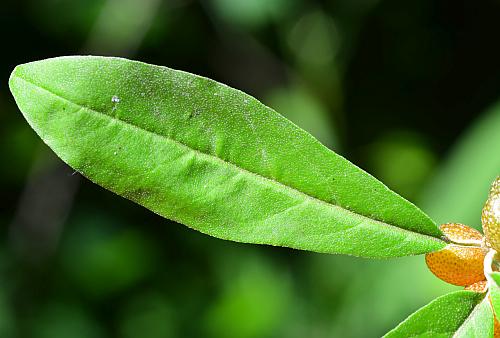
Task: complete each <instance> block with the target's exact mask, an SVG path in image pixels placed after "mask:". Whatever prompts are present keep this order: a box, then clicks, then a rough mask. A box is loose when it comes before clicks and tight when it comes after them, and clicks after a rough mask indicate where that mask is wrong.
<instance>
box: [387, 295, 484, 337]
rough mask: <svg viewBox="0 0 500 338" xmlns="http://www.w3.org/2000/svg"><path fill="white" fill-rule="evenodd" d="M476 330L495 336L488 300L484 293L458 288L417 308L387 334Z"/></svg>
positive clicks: (446, 334) (453, 333)
mask: <svg viewBox="0 0 500 338" xmlns="http://www.w3.org/2000/svg"><path fill="white" fill-rule="evenodd" d="M488 311H489V312H488ZM484 320H486V323H484ZM487 321H490V322H491V325H489V324H488V323H487ZM481 323H483V324H485V325H481ZM476 332H478V334H484V335H480V336H478V337H492V336H493V316H492V313H491V308H490V307H489V303H488V299H487V298H486V297H484V295H482V294H480V293H476V292H472V291H456V292H452V293H449V294H447V295H444V296H441V297H439V298H436V299H435V300H433V301H432V302H430V303H429V304H427V305H426V306H424V307H422V308H421V309H419V310H417V311H416V312H415V313H413V314H412V315H410V316H409V317H408V318H407V319H405V320H404V321H403V322H401V323H400V324H399V325H398V326H397V327H396V328H394V329H393V330H392V331H390V332H388V333H387V334H386V335H385V336H384V337H386V338H397V337H464V334H465V336H467V334H474V333H476Z"/></svg>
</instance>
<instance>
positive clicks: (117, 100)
mask: <svg viewBox="0 0 500 338" xmlns="http://www.w3.org/2000/svg"><path fill="white" fill-rule="evenodd" d="M111 102H114V103H118V102H120V98H119V97H118V96H116V95H113V97H112V98H111Z"/></svg>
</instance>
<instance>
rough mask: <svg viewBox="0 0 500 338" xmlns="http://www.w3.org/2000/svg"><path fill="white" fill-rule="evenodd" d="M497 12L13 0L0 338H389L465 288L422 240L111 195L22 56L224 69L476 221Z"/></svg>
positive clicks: (487, 4) (342, 3) (492, 101)
mask: <svg viewBox="0 0 500 338" xmlns="http://www.w3.org/2000/svg"><path fill="white" fill-rule="evenodd" d="M498 22H500V1H498V0H497V1H492V0H490V1H489V0H485V1H472V0H470V1H456V0H448V1H442V0H409V1H398V0H331V1H327V0H325V1H306V0H205V1H194V0H192V1H191V0H75V1H63V0H31V1H21V0H17V1H16V0H3V1H2V6H1V9H0V29H1V30H2V32H3V34H2V42H1V43H2V45H3V46H4V47H2V50H3V52H2V54H1V56H0V58H1V60H2V61H1V69H0V71H1V74H0V76H1V82H0V83H1V87H0V88H1V91H0V119H1V120H0V152H1V158H2V160H1V166H0V187H1V189H0V198H1V200H2V203H1V204H0V224H1V235H0V236H1V237H0V273H1V275H0V337H33V338H66V337H77V338H79V337H96V338H100V337H125V338H128V337H141V338H161V337H209V338H210V337H214V338H219V337H220V338H225V337H227V338H239V337H242V338H253V337H292V338H294V337H297V338H298V337H312V338H320V337H378V336H381V335H382V334H383V333H385V332H386V331H388V330H389V329H391V328H392V327H394V326H395V325H396V324H397V323H399V322H400V321H401V320H402V319H404V318H405V317H406V316H407V315H408V314H410V313H411V312H413V311H414V310H416V309H417V308H419V307H421V306H422V305H424V304H426V303H427V302H429V301H430V300H431V299H433V298H434V297H436V296H438V295H442V294H444V293H446V292H448V291H450V290H454V289H458V288H455V287H452V286H450V285H446V284H445V283H444V282H441V281H440V280H438V279H437V278H435V277H434V276H433V275H432V274H431V273H430V272H428V271H427V268H426V266H425V263H424V259H423V257H421V256H420V257H407V258H401V259H392V260H383V261H372V260H363V259H359V258H353V257H342V256H332V255H320V254H315V253H308V252H301V251H296V250H291V249H286V248H274V247H266V246H255V245H247V244H238V243H232V242H225V241H222V240H218V239H214V238H210V237H207V236H204V235H202V234H200V233H197V232H195V231H193V230H190V229H188V228H186V227H184V226H182V225H179V224H175V223H173V222H170V221H168V220H165V219H162V218H160V217H159V216H157V215H154V214H153V213H151V212H148V211H147V210H145V209H143V208H141V207H139V206H137V205H135V204H133V203H132V202H129V201H127V200H124V199H122V198H119V197H116V196H115V195H113V194H112V193H110V192H108V191H106V190H104V189H102V188H100V187H98V186H96V185H94V184H92V183H90V182H89V181H88V180H86V179H84V178H82V177H81V176H79V175H78V174H77V173H75V172H73V170H71V169H70V168H68V167H67V166H65V165H64V164H63V163H62V162H61V161H60V160H59V159H57V158H56V157H55V155H54V154H53V153H52V152H51V151H50V150H49V149H48V148H47V146H45V145H44V144H43V143H42V142H41V141H40V139H38V138H37V136H36V135H35V133H34V132H33V131H32V130H31V129H30V128H29V126H28V124H27V123H26V122H25V120H24V119H23V117H22V116H21V114H20V113H19V111H18V109H17V108H16V106H15V103H14V100H13V98H12V97H11V95H10V93H9V91H8V86H7V81H8V76H9V74H10V72H11V71H12V69H13V68H14V66H15V65H17V64H19V63H24V62H28V61H33V60H38V59H42V58H47V57H53V56H59V55H70V54H101V55H116V56H125V57H129V58H133V59H137V60H141V61H144V62H148V63H154V64H160V65H165V66H169V67H172V68H176V69H182V70H186V71H189V72H193V73H196V74H200V75H204V76H207V77H210V78H213V79H215V80H218V81H220V82H223V83H226V84H228V85H230V86H233V87H235V88H238V89H241V90H243V91H245V92H247V93H249V94H252V95H253V96H255V97H257V98H258V99H260V100H262V101H263V102H264V103H266V104H268V105H270V106H271V107H273V108H275V109H277V110H278V111H279V112H280V113H282V114H283V115H285V116H287V117H288V118H289V119H291V120H292V121H294V122H295V123H296V124H298V125H299V126H301V127H303V128H304V129H306V130H308V131H309V132H311V133H312V134H313V135H315V136H316V137H317V138H319V139H320V140H321V141H322V142H323V143H325V144H326V145H327V146H329V147H330V148H332V149H334V150H335V151H337V152H339V153H341V154H342V155H344V156H346V157H347V158H348V159H350V160H351V161H353V162H354V163H356V164H358V165H359V166H361V167H362V168H364V169H366V170H367V171H368V172H370V173H372V174H373V175H375V176H376V177H378V178H379V179H381V180H382V181H383V182H385V183H386V184H387V185H388V186H389V187H391V188H392V189H394V190H396V191H397V192H398V193H400V194H401V195H403V196H405V197H407V198H408V199H410V200H411V201H413V202H415V203H416V204H417V205H419V206H420V207H422V208H423V209H424V210H425V211H426V212H428V213H429V214H430V215H431V217H433V218H434V219H435V220H436V221H437V222H440V223H441V222H447V221H458V222H463V223H466V224H469V225H471V226H474V227H480V211H481V207H482V204H483V202H484V200H485V199H486V194H487V190H488V186H489V184H490V182H491V181H492V180H493V178H494V177H495V176H496V175H498V174H500V105H496V101H497V100H499V99H500V66H499V60H500V44H498V36H499V34H498V33H499V30H500V28H499V26H498ZM367 245H369V243H367Z"/></svg>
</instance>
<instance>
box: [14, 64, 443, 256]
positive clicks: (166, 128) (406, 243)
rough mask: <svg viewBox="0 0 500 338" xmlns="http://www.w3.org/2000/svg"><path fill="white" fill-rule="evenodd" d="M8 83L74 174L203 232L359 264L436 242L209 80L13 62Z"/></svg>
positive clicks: (354, 170)
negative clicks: (365, 259) (364, 259)
mask: <svg viewBox="0 0 500 338" xmlns="http://www.w3.org/2000/svg"><path fill="white" fill-rule="evenodd" d="M9 85H10V89H11V91H12V93H13V95H14V97H15V99H16V102H17V104H18V106H19V107H20V110H21V111H22V112H23V114H24V116H25V118H26V120H27V121H28V123H29V124H30V125H31V126H32V128H33V129H34V130H35V131H36V132H37V133H38V135H39V136H40V137H41V138H42V139H43V140H44V142H45V143H47V144H48V145H49V146H50V147H51V148H52V149H53V150H54V152H55V153H56V154H57V155H58V156H59V157H60V158H61V159H62V160H64V161H65V162H66V163H68V164H69V165H70V166H72V167H73V168H74V169H75V170H77V171H78V172H80V173H81V174H82V175H84V176H85V177H87V178H89V179H90V180H92V181H93V182H95V183H97V184H99V185H101V186H103V187H105V188H107V189H109V190H111V191H113V192H115V193H117V194H118V195H121V196H123V197H126V198H128V199H130V200H133V201H135V202H137V203H138V204H141V205H143V206H145V207H146V208H148V209H150V210H152V211H154V212H156V213H157V214H159V215H162V216H164V217H166V218H169V219H172V220H175V221H177V222H179V223H183V224H185V225H187V226H189V227H191V228H194V229H196V230H199V231H201V232H203V233H206V234H209V235H212V236H215V237H218V238H222V239H228V240H234V241H239V242H248V243H259V244H270V245H277V246H286V247H291V248H297V249H303V250H310V251H316V252H325V253H339V254H349V255H356V256H363V257H393V256H405V255H412V254H420V253H426V252H430V251H435V250H439V249H441V248H442V247H443V246H444V245H445V243H444V242H443V241H441V240H440V239H439V238H440V237H441V235H442V234H441V232H440V231H439V229H438V228H437V226H436V225H435V224H434V222H433V221H432V220H431V219H430V218H429V217H428V216H426V215H425V214H424V213H423V212H422V211H420V210H419V209H418V208H417V207H415V206H414V205H413V204H411V203H410V202H408V201H406V200H405V199H403V198H402V197H400V196H399V195H397V194H396V193H394V192H393V191H391V190H389V189H388V188H387V187H386V186H385V185H383V184H382V183H381V182H379V181H378V180H376V179H375V178H373V177H372V176H370V175H369V174H367V173H366V172H364V171H362V170H361V169H359V168H358V167H356V166H354V165H353V164H351V163H350V162H348V161H347V160H346V159H344V158H342V157H341V156H339V155H337V154H335V153H334V152H332V151H330V150H329V149H327V148H326V147H325V146H323V145H322V144H320V143H319V142H318V141H317V140H316V139H314V138H313V137H312V136H311V135H309V134H308V133H306V132H305V131H303V130H301V129H300V128H298V127H297V126H295V125H294V124H292V123H291V122H290V121H288V120H286V119H285V118H283V117H282V116H281V115H279V114H278V113H276V112H275V111H273V110H272V109H270V108H268V107H266V106H264V105H263V104H261V103H260V102H259V101H257V100H256V99H254V98H252V97H251V96H249V95H246V94H244V93H242V92H240V91H238V90H235V89H232V88H229V87H227V86H225V85H222V84H220V83H217V82H215V81H212V80H210V79H207V78H203V77H200V76H196V75H193V74H189V73H186V72H181V71H176V70H172V69H169V68H165V67H159V66H152V65H148V64H144V63H140V62H135V61H130V60H126V59H121V58H108V57H92V56H87V57H84V56H76V57H60V58H54V59H47V60H43V61H37V62H32V63H28V64H24V65H20V66H18V67H16V69H15V70H14V71H13V73H12V75H11V78H10V81H9Z"/></svg>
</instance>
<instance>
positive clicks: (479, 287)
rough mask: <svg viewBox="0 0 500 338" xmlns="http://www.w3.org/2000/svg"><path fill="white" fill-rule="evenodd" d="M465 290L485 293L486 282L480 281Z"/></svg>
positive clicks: (486, 289) (486, 288)
mask: <svg viewBox="0 0 500 338" xmlns="http://www.w3.org/2000/svg"><path fill="white" fill-rule="evenodd" d="M465 290H468V291H474V292H479V293H485V292H486V291H488V281H485V280H482V281H479V282H477V283H474V284H471V285H469V286H466V287H465Z"/></svg>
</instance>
